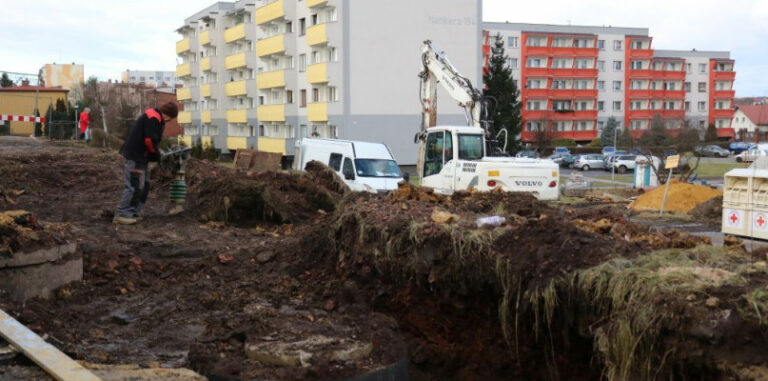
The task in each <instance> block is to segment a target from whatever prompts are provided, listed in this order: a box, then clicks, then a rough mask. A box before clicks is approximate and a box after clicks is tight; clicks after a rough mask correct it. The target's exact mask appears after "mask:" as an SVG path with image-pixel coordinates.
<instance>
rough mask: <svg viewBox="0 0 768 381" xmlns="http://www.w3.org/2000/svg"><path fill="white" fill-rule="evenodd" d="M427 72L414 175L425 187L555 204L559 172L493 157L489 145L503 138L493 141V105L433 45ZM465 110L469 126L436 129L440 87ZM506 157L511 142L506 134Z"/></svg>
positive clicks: (545, 163)
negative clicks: (524, 196)
mask: <svg viewBox="0 0 768 381" xmlns="http://www.w3.org/2000/svg"><path fill="white" fill-rule="evenodd" d="M421 59H422V63H423V65H424V70H423V71H422V72H421V73H420V74H419V78H420V79H421V83H420V99H421V105H422V116H423V117H422V124H421V131H420V132H418V133H417V134H416V136H415V137H414V143H417V144H419V157H418V159H417V162H416V170H417V172H418V174H419V177H420V178H421V185H422V186H426V187H431V188H433V189H434V190H435V192H437V193H441V194H452V193H453V192H456V191H459V190H471V189H473V188H474V189H475V190H478V191H490V190H494V189H496V188H501V190H503V191H509V192H529V193H533V195H534V196H535V197H537V198H538V199H540V200H557V199H558V198H559V195H560V192H559V187H558V182H559V179H560V168H559V166H558V165H557V164H556V163H554V162H553V161H551V160H542V159H529V158H512V157H504V156H489V154H488V152H487V151H488V150H490V148H489V145H490V144H488V143H489V142H490V141H491V140H493V139H499V137H500V136H501V135H502V134H501V132H500V133H499V134H497V135H496V136H490V131H489V126H490V123H491V122H490V120H489V105H490V103H491V100H490V99H487V98H485V97H484V96H483V94H482V92H481V91H480V90H478V89H476V88H475V87H473V86H472V82H471V81H470V80H469V79H468V78H466V77H464V76H463V75H461V74H460V73H459V71H458V70H457V69H456V68H455V67H454V66H453V64H452V63H451V62H450V60H449V59H448V57H447V56H446V55H445V53H443V52H442V51H440V50H438V49H437V48H436V47H435V46H434V44H432V42H431V41H429V40H426V41H424V44H423V46H422V55H421ZM438 83H439V84H441V85H442V86H443V88H444V89H445V90H446V91H447V92H448V94H449V95H450V96H451V97H452V98H453V99H454V101H456V102H457V103H458V105H459V106H460V107H462V108H463V109H464V112H465V114H466V119H467V125H466V126H437V125H436V124H437V84H438ZM501 131H502V132H503V133H504V134H503V135H504V142H505V143H504V145H503V147H502V149H501V150H500V151H501V152H504V151H506V141H507V140H508V138H509V136H508V133H507V130H506V129H502V130H501Z"/></svg>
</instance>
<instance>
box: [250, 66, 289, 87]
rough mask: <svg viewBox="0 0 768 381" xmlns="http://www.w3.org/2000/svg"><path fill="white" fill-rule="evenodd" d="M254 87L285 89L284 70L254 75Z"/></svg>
mask: <svg viewBox="0 0 768 381" xmlns="http://www.w3.org/2000/svg"><path fill="white" fill-rule="evenodd" d="M256 86H258V87H259V89H272V88H275V87H285V70H275V71H270V72H266V73H259V74H257V75H256Z"/></svg>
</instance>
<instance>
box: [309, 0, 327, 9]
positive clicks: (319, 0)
mask: <svg viewBox="0 0 768 381" xmlns="http://www.w3.org/2000/svg"><path fill="white" fill-rule="evenodd" d="M327 2H328V0H307V7H308V8H312V7H316V6H318V5H324V4H325V3H327Z"/></svg>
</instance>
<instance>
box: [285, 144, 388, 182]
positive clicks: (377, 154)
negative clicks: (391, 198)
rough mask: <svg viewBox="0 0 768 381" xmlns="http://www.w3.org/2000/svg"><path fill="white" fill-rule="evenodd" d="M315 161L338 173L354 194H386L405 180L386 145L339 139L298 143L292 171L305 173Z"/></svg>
mask: <svg viewBox="0 0 768 381" xmlns="http://www.w3.org/2000/svg"><path fill="white" fill-rule="evenodd" d="M312 160H316V161H319V162H321V163H323V164H326V165H328V166H329V167H330V168H331V169H333V170H334V171H336V172H337V173H338V174H339V176H341V178H342V179H344V182H345V183H347V185H348V186H349V188H350V189H352V190H353V191H364V192H372V193H386V192H388V191H390V190H394V189H397V183H399V182H400V181H402V180H403V177H402V176H401V175H400V168H399V167H398V166H397V162H396V161H395V158H394V157H393V156H392V152H391V151H390V150H389V147H387V146H386V145H385V144H382V143H368V142H355V141H350V140H336V139H301V140H297V141H296V153H295V155H294V159H293V169H295V170H299V171H301V170H304V168H305V167H306V165H307V163H309V162H310V161H312Z"/></svg>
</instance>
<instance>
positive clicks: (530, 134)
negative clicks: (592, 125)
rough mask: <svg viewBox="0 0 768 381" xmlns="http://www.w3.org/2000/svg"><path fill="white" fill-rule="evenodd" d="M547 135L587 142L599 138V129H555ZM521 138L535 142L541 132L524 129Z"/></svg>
mask: <svg viewBox="0 0 768 381" xmlns="http://www.w3.org/2000/svg"><path fill="white" fill-rule="evenodd" d="M547 137H548V138H553V139H560V138H562V139H573V140H576V141H581V142H586V141H592V140H595V139H596V138H597V130H588V131H553V132H550V133H549V134H547ZM521 138H522V140H523V141H524V142H535V141H538V139H539V133H538V132H536V131H523V132H522V134H521Z"/></svg>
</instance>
